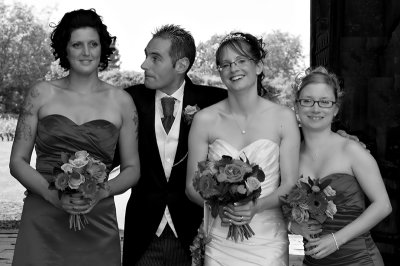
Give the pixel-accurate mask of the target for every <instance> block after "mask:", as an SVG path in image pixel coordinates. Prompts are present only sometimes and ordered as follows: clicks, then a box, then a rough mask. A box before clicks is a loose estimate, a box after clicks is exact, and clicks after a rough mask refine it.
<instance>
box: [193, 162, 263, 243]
mask: <svg viewBox="0 0 400 266" xmlns="http://www.w3.org/2000/svg"><path fill="white" fill-rule="evenodd" d="M264 179H265V175H264V172H263V171H262V170H261V169H260V167H259V166H258V165H256V164H250V162H249V161H248V159H247V158H246V160H242V159H232V157H230V156H226V155H224V156H222V158H221V159H220V160H218V161H210V160H206V161H201V162H199V163H198V170H197V171H196V174H195V177H194V179H193V187H194V189H195V190H196V191H198V192H199V193H200V195H201V196H202V197H203V199H204V200H205V201H206V203H207V204H208V205H209V206H210V207H211V216H212V217H213V218H216V217H217V215H220V217H221V218H222V216H223V210H222V208H223V207H224V206H226V205H228V204H234V203H235V202H241V203H246V202H249V201H251V200H253V201H255V200H256V199H257V198H258V197H259V196H260V194H261V182H263V181H264ZM253 235H254V232H253V230H252V229H251V227H250V225H249V224H245V225H233V224H230V225H229V231H228V235H227V239H229V238H230V239H233V240H235V242H237V240H238V239H239V238H240V239H241V241H243V240H244V238H246V239H248V238H250V237H251V236H253Z"/></svg>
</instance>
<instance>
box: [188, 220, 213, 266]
mask: <svg viewBox="0 0 400 266" xmlns="http://www.w3.org/2000/svg"><path fill="white" fill-rule="evenodd" d="M210 241H211V238H210V237H209V236H207V235H206V233H205V232H204V221H203V223H202V224H201V226H200V227H199V229H198V231H197V236H196V237H195V238H194V240H193V243H192V245H191V246H190V252H191V256H192V266H197V265H199V266H202V265H204V254H205V246H206V245H207V244H208V243H210Z"/></svg>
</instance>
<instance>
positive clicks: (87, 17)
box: [10, 9, 140, 266]
mask: <svg viewBox="0 0 400 266" xmlns="http://www.w3.org/2000/svg"><path fill="white" fill-rule="evenodd" d="M113 39H114V37H111V36H110V34H109V32H108V31H107V27H106V26H105V25H104V24H103V22H102V20H101V17H100V16H99V15H98V14H97V13H96V12H95V11H94V10H93V9H89V10H83V9H80V10H75V11H71V12H68V13H66V14H65V15H64V17H63V18H62V19H61V21H60V22H59V23H58V24H57V25H56V26H54V30H53V32H52V34H51V42H52V44H51V46H52V48H53V50H54V56H55V59H60V64H61V66H62V67H63V68H64V69H66V70H69V71H68V75H67V76H66V77H63V78H60V79H55V80H50V81H41V82H38V83H37V84H34V85H33V86H32V87H31V88H30V89H29V91H28V92H27V94H26V96H25V101H24V104H23V106H22V109H21V113H20V115H19V119H18V125H17V129H16V137H15V140H14V143H13V147H12V151H11V157H10V172H11V174H12V175H13V176H14V177H15V178H16V179H17V180H18V181H19V182H20V183H21V184H22V185H23V186H24V187H25V188H26V189H27V192H26V195H27V196H26V198H25V199H24V207H23V211H22V217H21V224H20V228H19V232H18V238H17V242H16V245H15V252H14V257H13V264H12V265H14V266H25V265H34V266H43V265H81V266H86V265H96V266H117V265H121V244H120V236H119V229H118V223H117V217H116V210H115V203H114V195H118V194H121V193H123V192H125V191H126V190H127V189H129V188H131V187H132V186H133V185H135V183H136V182H137V180H138V178H139V172H140V169H139V156H138V149H137V126H138V118H137V112H136V107H135V105H134V103H133V101H132V98H131V97H130V96H129V95H128V94H127V93H126V92H125V91H124V90H121V89H118V88H116V87H114V86H112V85H110V84H107V83H105V82H104V81H102V80H100V79H99V77H98V71H99V69H105V68H106V67H107V65H108V62H109V58H110V56H111V55H112V53H113V51H114V48H113V47H112V45H113ZM117 145H118V147H119V156H120V157H121V166H120V169H121V171H120V173H119V174H118V175H117V176H116V177H114V178H113V179H111V180H108V174H109V173H110V172H111V170H112V162H113V158H114V153H115V151H116V147H117ZM34 147H35V151H36V154H37V158H36V164H35V168H33V167H31V166H30V164H29V162H30V158H31V155H32V151H33V148H34ZM84 151H86V152H87V153H88V154H89V155H90V156H91V157H92V158H94V159H95V160H99V161H100V162H102V163H103V164H104V165H105V168H106V169H105V176H104V175H103V172H102V171H100V174H102V175H101V179H103V178H104V181H105V182H104V183H103V185H102V186H101V187H98V186H97V185H93V182H94V181H93V177H94V176H95V175H96V173H94V174H93V176H89V177H88V176H84V175H83V174H79V175H77V174H76V173H75V175H74V176H75V179H74V180H75V183H74V184H73V185H71V184H70V183H68V186H69V187H70V188H71V189H76V187H77V186H79V190H78V191H81V192H77V191H73V192H71V193H70V194H67V193H62V194H60V195H59V193H58V191H57V190H55V189H50V188H51V186H50V184H54V186H55V187H56V186H57V184H58V185H59V186H60V183H58V182H56V181H57V180H60V178H58V177H60V174H57V172H56V171H55V170H57V169H59V168H60V167H61V165H63V160H62V155H63V154H65V153H66V154H69V155H74V154H76V152H80V153H78V154H86V153H85V152H84ZM83 161H84V162H87V161H86V160H83ZM88 164H89V163H88ZM92 169H93V168H92ZM60 171H61V170H60ZM94 171H96V170H94ZM56 174H57V175H56ZM71 175H72V174H71ZM98 175H99V173H97V176H98ZM78 177H79V178H78ZM86 179H88V180H89V181H90V180H92V182H91V183H90V182H88V183H84V182H85V180H86ZM61 182H62V181H61ZM77 182H79V183H77ZM85 184H86V185H85ZM64 185H65V183H64ZM63 188H64V189H65V187H63ZM59 189H62V188H59ZM88 191H89V192H91V193H89V195H90V197H89V196H88V194H85V192H86V193H88ZM77 214H79V215H84V216H85V217H86V220H83V222H82V223H75V224H74V223H73V222H71V221H74V220H70V217H71V215H77ZM80 217H82V216H80ZM86 221H87V222H86ZM75 222H76V221H75ZM77 224H79V225H80V226H77Z"/></svg>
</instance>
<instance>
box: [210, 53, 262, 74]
mask: <svg viewBox="0 0 400 266" xmlns="http://www.w3.org/2000/svg"><path fill="white" fill-rule="evenodd" d="M250 61H254V59H252V58H248V57H238V58H236V60H235V61H233V62H222V64H221V65H219V66H217V69H218V71H220V72H221V71H224V72H226V71H228V70H229V69H230V68H231V67H232V65H235V66H237V67H239V68H240V67H243V66H245V65H247V64H248V63H249V62H250Z"/></svg>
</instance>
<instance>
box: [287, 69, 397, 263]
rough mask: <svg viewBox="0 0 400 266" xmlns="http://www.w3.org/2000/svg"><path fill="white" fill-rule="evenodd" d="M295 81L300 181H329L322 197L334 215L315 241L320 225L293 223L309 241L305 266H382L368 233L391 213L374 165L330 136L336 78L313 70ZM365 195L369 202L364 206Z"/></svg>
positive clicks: (337, 95) (337, 96)
mask: <svg viewBox="0 0 400 266" xmlns="http://www.w3.org/2000/svg"><path fill="white" fill-rule="evenodd" d="M298 77H300V78H299V79H297V80H296V87H297V95H296V105H295V109H296V111H297V113H298V117H299V120H300V122H301V130H302V132H303V136H304V140H303V141H302V142H301V145H300V164H299V171H300V175H302V176H304V177H309V178H311V179H313V180H315V181H316V182H317V180H318V178H320V179H319V183H321V182H324V180H328V179H330V180H331V183H330V184H329V185H330V187H331V188H332V190H330V189H327V190H324V193H327V194H329V195H330V196H335V195H334V194H336V196H335V198H334V199H333V202H334V204H335V205H336V210H337V212H336V213H335V210H334V208H333V207H332V208H329V210H328V211H329V212H330V215H333V219H331V218H327V219H326V220H325V221H324V222H323V223H322V232H320V233H319V235H318V237H312V235H313V234H315V233H318V231H319V230H321V229H320V228H316V227H318V226H321V225H315V224H312V223H313V222H308V223H302V224H297V223H292V224H293V225H294V233H298V234H301V235H303V237H304V238H305V239H307V241H308V242H307V243H306V244H305V245H304V248H305V252H304V253H305V257H304V264H305V265H322V266H338V265H343V266H344V265H346V266H348V265H351V266H356V265H368V266H381V265H383V260H382V257H381V255H380V253H379V251H378V249H377V247H376V246H375V243H374V241H373V240H372V238H371V235H370V233H369V231H370V230H371V228H373V227H374V226H376V225H377V224H378V223H379V222H380V221H382V220H383V219H384V218H385V217H386V216H388V215H389V214H390V212H391V211H392V208H391V204H390V200H389V196H388V194H387V191H386V188H385V184H384V183H383V180H382V176H381V173H380V171H379V167H378V164H377V162H376V160H375V159H374V157H373V156H372V155H371V154H370V153H369V152H368V151H367V150H365V149H364V148H363V147H362V145H360V143H357V142H355V141H353V140H350V139H349V138H346V137H343V136H341V135H339V134H337V133H335V132H333V131H332V121H333V119H334V117H335V116H336V115H337V114H338V112H339V107H340V103H341V95H342V91H341V88H340V83H339V80H338V78H337V77H336V75H335V74H333V73H331V72H328V71H327V70H326V69H325V68H324V67H317V68H315V69H307V70H306V72H305V75H304V76H300V75H299V76H298ZM364 195H365V196H366V197H368V200H369V202H370V204H369V205H368V206H366V204H365V201H364ZM320 206H323V205H320ZM322 210H323V209H322ZM324 211H325V210H324ZM325 213H326V212H325ZM312 221H313V220H312ZM289 226H290V223H289ZM289 229H290V228H289Z"/></svg>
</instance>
